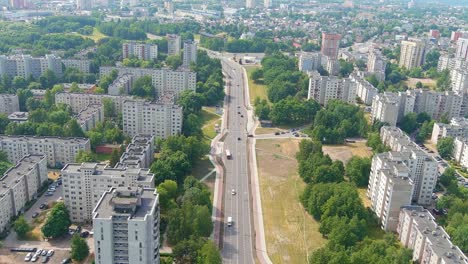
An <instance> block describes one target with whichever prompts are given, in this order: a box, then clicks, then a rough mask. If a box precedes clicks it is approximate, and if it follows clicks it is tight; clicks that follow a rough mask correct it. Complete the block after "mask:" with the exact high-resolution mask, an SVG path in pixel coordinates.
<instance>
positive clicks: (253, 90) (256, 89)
mask: <svg viewBox="0 0 468 264" xmlns="http://www.w3.org/2000/svg"><path fill="white" fill-rule="evenodd" d="M257 68H260V67H259V66H245V70H246V71H247V76H248V77H249V95H250V103H251V104H252V105H253V103H254V100H255V98H257V97H258V98H260V99H265V100H267V101H269V100H268V96H267V89H266V85H264V84H257V83H255V82H254V81H253V80H252V78H251V75H252V72H253V71H254V70H255V69H257Z"/></svg>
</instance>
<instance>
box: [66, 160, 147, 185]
mask: <svg viewBox="0 0 468 264" xmlns="http://www.w3.org/2000/svg"><path fill="white" fill-rule="evenodd" d="M82 169H92V170H93V173H92V175H95V176H99V175H103V176H106V177H111V178H121V177H128V176H130V175H131V176H136V177H137V179H136V181H138V182H142V183H151V182H152V181H153V180H154V174H153V173H151V172H150V171H149V170H148V169H146V170H145V169H142V168H121V167H119V168H112V167H109V166H107V164H104V163H94V162H84V163H81V164H80V163H68V164H67V165H65V167H63V169H62V172H67V173H80V172H81V170H82Z"/></svg>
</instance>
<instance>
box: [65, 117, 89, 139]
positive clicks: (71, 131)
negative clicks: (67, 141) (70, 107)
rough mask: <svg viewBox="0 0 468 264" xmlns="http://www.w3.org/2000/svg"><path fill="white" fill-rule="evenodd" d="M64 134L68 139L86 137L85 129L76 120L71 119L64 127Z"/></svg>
mask: <svg viewBox="0 0 468 264" xmlns="http://www.w3.org/2000/svg"><path fill="white" fill-rule="evenodd" d="M64 134H65V136H66V137H85V133H84V132H83V129H81V127H80V125H79V124H78V122H77V121H76V119H70V120H69V121H68V122H67V123H66V124H65V127H64Z"/></svg>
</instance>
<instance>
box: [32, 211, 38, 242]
mask: <svg viewBox="0 0 468 264" xmlns="http://www.w3.org/2000/svg"><path fill="white" fill-rule="evenodd" d="M38 216H39V213H38V212H34V213H33V214H32V218H36V217H38ZM39 250H40V249H39ZM39 250H38V251H39Z"/></svg>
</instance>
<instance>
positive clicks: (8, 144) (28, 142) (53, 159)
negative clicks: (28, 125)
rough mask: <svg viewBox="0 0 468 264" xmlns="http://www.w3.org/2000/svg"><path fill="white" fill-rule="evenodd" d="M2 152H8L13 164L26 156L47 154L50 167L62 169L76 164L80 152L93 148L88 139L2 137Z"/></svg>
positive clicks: (0, 139) (0, 137) (0, 140)
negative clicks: (64, 166) (69, 164)
mask: <svg viewBox="0 0 468 264" xmlns="http://www.w3.org/2000/svg"><path fill="white" fill-rule="evenodd" d="M0 150H3V151H5V152H6V154H7V155H8V160H9V161H10V162H12V163H16V162H17V161H18V160H20V159H22V158H23V157H24V156H26V155H43V154H45V155H46V156H47V165H48V166H50V167H62V166H63V165H65V164H67V163H70V162H75V158H76V155H77V154H78V152H79V151H80V150H81V151H91V147H90V143H89V139H87V138H63V137H37V136H6V135H0Z"/></svg>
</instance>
